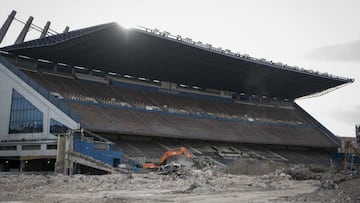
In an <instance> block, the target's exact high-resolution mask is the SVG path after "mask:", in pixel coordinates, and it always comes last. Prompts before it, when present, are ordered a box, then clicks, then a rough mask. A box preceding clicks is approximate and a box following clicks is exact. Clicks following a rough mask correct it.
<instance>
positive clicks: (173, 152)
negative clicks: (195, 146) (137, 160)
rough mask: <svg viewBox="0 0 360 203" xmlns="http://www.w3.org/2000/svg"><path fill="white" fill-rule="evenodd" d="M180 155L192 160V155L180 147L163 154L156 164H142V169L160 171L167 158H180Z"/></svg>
mask: <svg viewBox="0 0 360 203" xmlns="http://www.w3.org/2000/svg"><path fill="white" fill-rule="evenodd" d="M180 155H184V156H186V157H187V158H189V159H192V155H191V154H190V152H188V150H187V149H186V148H185V147H180V148H178V149H172V150H169V151H167V152H165V153H164V154H163V155H162V156H161V158H160V160H159V162H158V163H144V164H143V169H160V168H161V166H162V165H164V164H165V163H166V160H167V159H168V158H169V157H172V156H180Z"/></svg>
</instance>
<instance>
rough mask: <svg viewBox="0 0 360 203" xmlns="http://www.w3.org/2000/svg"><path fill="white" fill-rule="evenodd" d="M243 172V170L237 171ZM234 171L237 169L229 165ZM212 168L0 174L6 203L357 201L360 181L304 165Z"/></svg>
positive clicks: (2, 194) (1, 199) (353, 175)
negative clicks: (256, 170)
mask: <svg viewBox="0 0 360 203" xmlns="http://www.w3.org/2000/svg"><path fill="white" fill-rule="evenodd" d="M239 167H241V166H239ZM232 170H235V169H234V167H233V166H232ZM222 171H226V170H219V169H216V168H214V167H205V168H203V169H202V170H199V169H196V168H192V169H184V168H183V169H181V170H180V171H177V172H175V173H172V174H170V175H157V174H156V173H154V172H150V173H143V174H113V175H102V176H95V175H94V176H88V175H73V176H64V175H59V174H31V173H23V174H14V173H13V174H12V173H0V185H1V190H0V201H4V202H223V203H224V202H328V203H329V202H356V201H360V199H358V198H359V194H360V192H359V190H360V187H359V186H360V179H359V178H358V177H357V176H356V175H355V174H351V175H349V174H342V173H330V172H329V171H326V170H323V169H319V168H313V167H308V166H303V165H296V166H291V167H287V168H283V169H278V170H276V171H275V172H273V173H269V174H265V175H232V174H229V173H224V172H222Z"/></svg>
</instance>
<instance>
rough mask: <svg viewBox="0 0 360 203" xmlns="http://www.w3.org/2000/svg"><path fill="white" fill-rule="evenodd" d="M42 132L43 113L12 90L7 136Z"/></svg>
mask: <svg viewBox="0 0 360 203" xmlns="http://www.w3.org/2000/svg"><path fill="white" fill-rule="evenodd" d="M42 131H43V113H42V112H41V111H40V110H39V109H37V108H36V107H35V106H34V105H32V104H31V103H30V102H29V101H28V100H27V99H25V98H24V97H23V96H22V95H21V94H19V93H18V92H17V91H16V90H14V89H13V92H12V102H11V115H10V126H9V134H15V133H38V132H42Z"/></svg>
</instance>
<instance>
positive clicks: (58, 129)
mask: <svg viewBox="0 0 360 203" xmlns="http://www.w3.org/2000/svg"><path fill="white" fill-rule="evenodd" d="M68 130H69V128H68V127H67V126H66V125H64V124H62V123H60V122H59V121H57V120H54V119H51V120H50V133H52V134H57V133H65V132H66V131H68Z"/></svg>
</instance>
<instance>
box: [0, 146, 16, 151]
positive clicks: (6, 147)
mask: <svg viewBox="0 0 360 203" xmlns="http://www.w3.org/2000/svg"><path fill="white" fill-rule="evenodd" d="M6 150H16V146H0V151H6Z"/></svg>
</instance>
